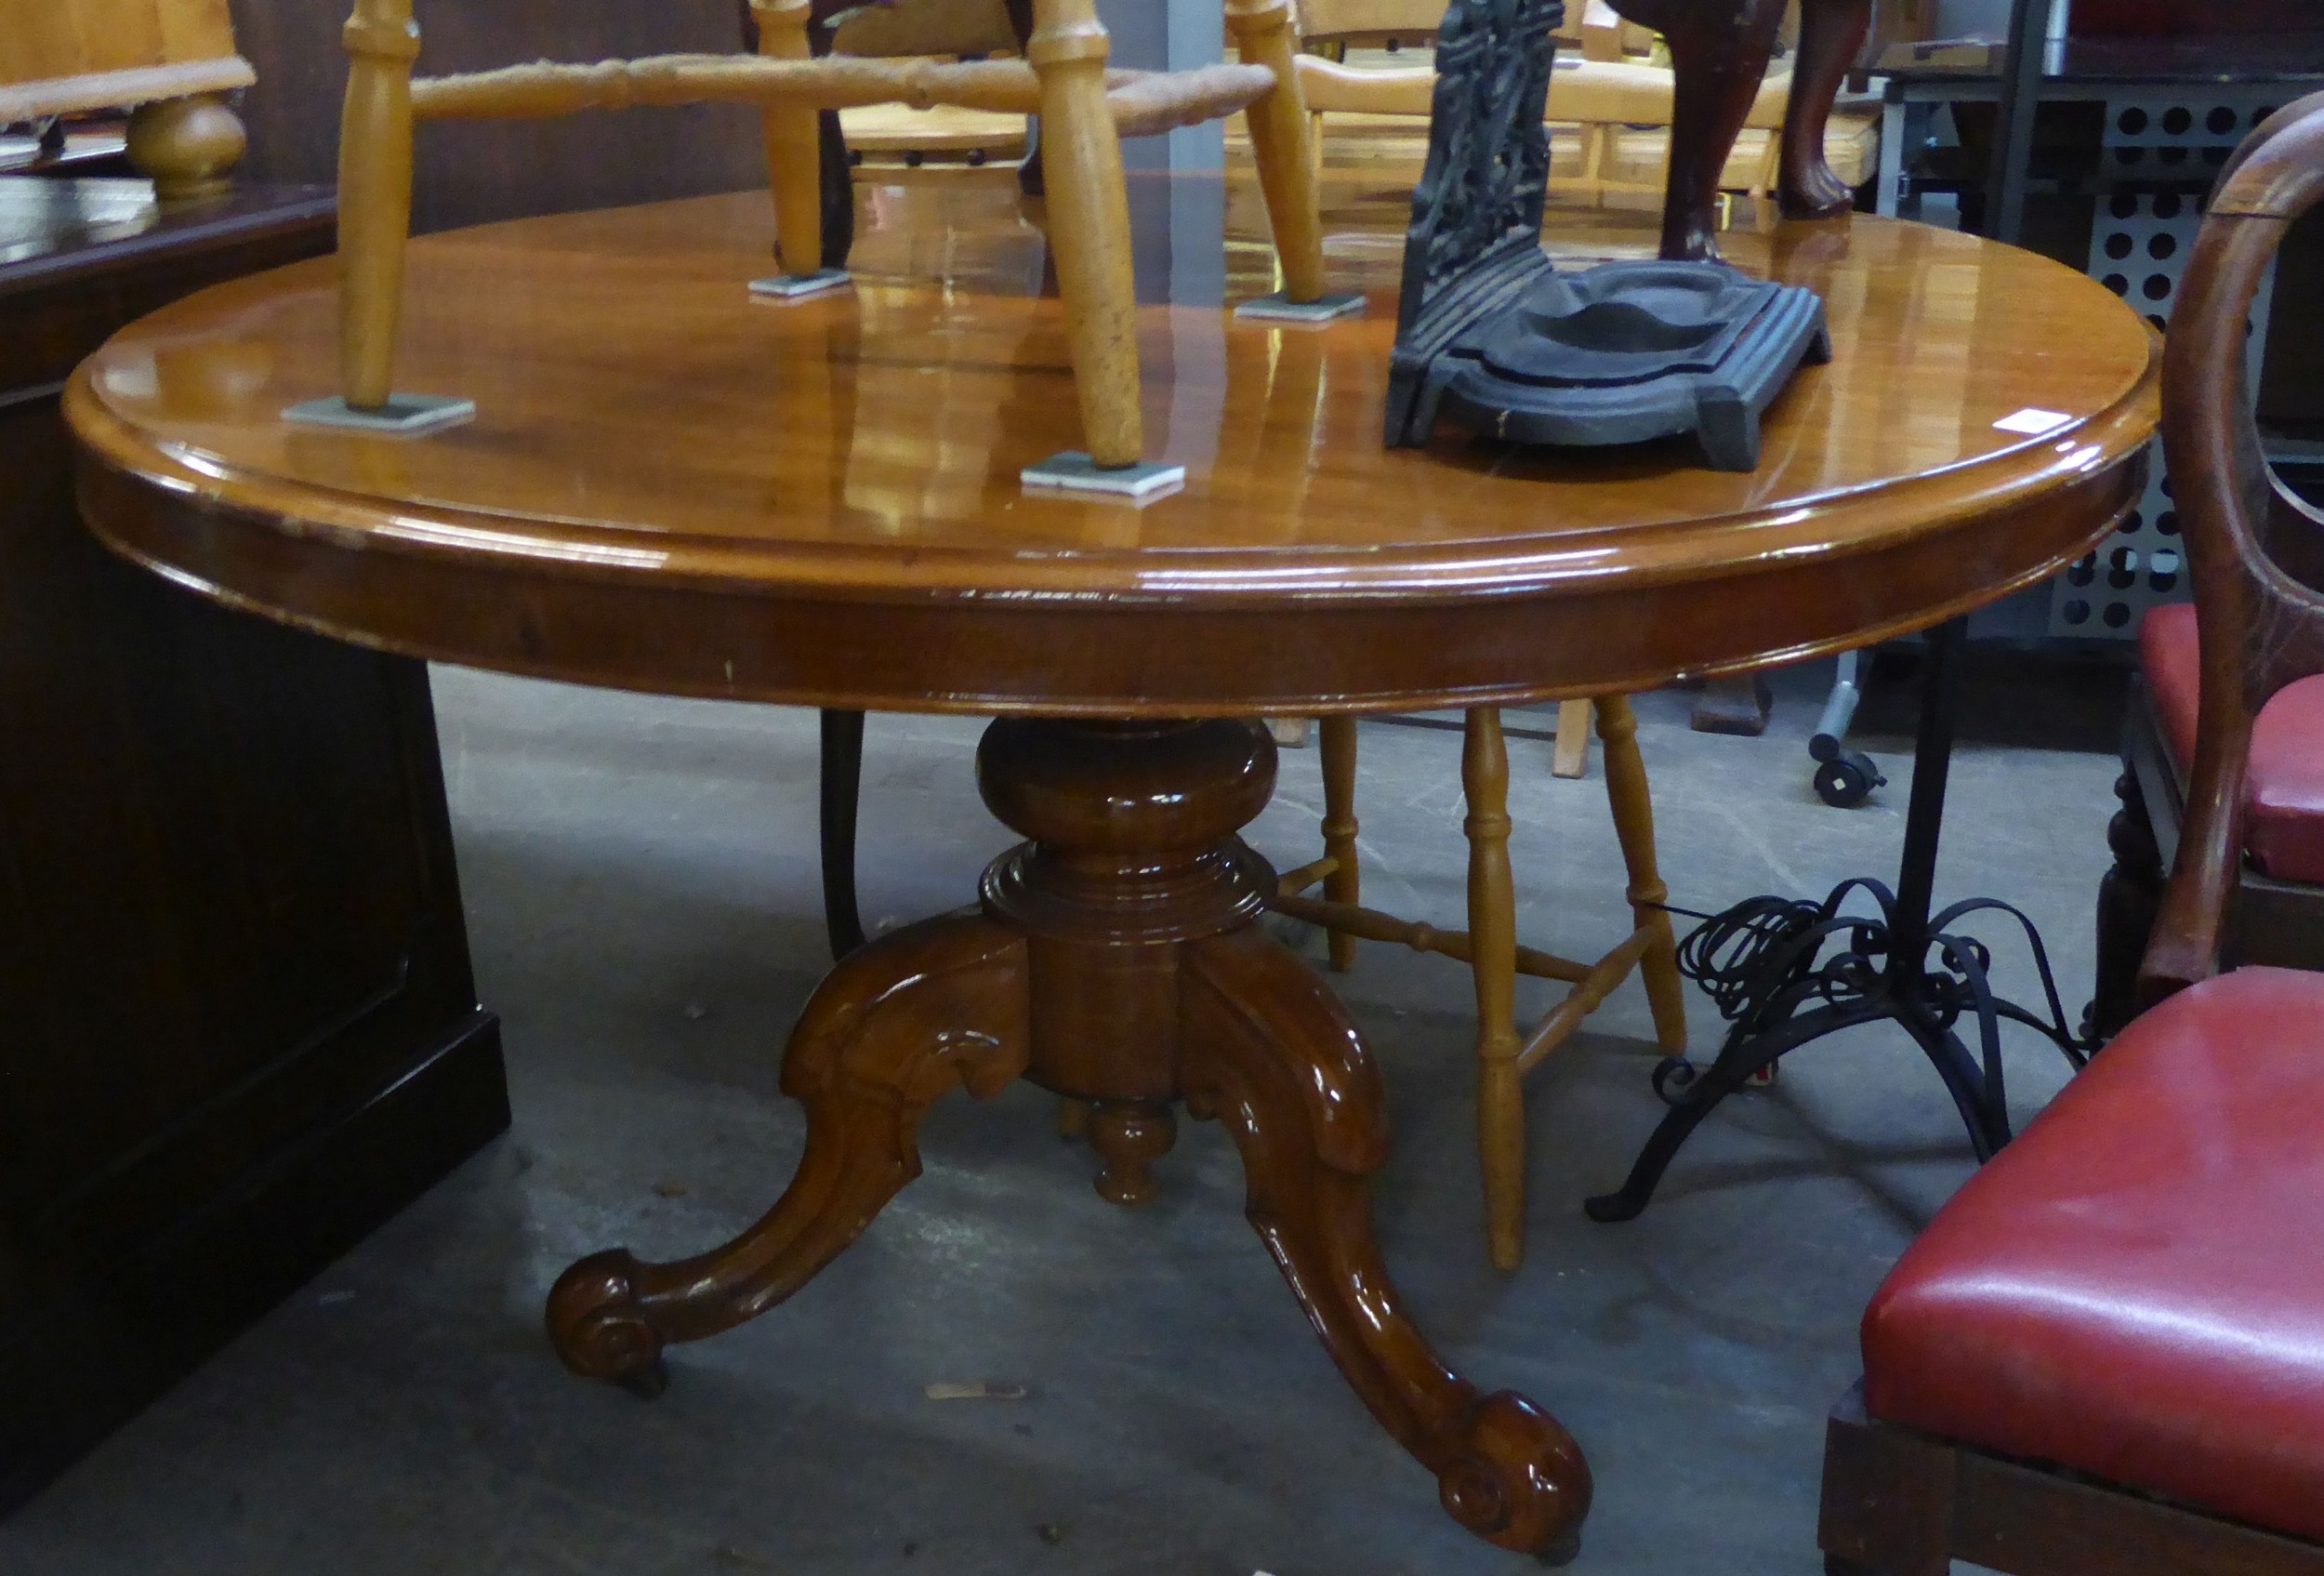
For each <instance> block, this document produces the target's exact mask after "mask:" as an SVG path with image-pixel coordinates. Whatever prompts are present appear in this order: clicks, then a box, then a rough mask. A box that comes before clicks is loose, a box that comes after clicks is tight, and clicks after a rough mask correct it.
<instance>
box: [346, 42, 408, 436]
mask: <svg viewBox="0 0 2324 1576" xmlns="http://www.w3.org/2000/svg"><path fill="white" fill-rule="evenodd" d="M344 36H345V40H346V46H347V57H348V75H347V101H346V105H345V108H344V109H343V111H342V112H341V115H340V121H339V381H340V391H341V393H342V394H343V395H344V396H345V397H346V400H347V403H348V404H349V405H350V407H352V408H354V409H356V410H377V409H379V408H380V407H381V406H383V405H385V404H387V403H388V394H389V392H390V389H391V388H392V387H393V384H394V379H395V327H396V319H397V317H398V315H399V313H400V311H401V310H402V307H403V247H404V244H405V242H406V241H407V240H408V239H409V237H410V234H411V228H412V62H413V61H414V60H417V59H418V58H419V28H418V26H417V24H416V23H415V22H414V21H413V20H412V0H355V10H354V14H353V15H352V16H350V17H349V18H348V20H347V27H346V31H345V34H344Z"/></svg>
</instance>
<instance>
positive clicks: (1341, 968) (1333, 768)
mask: <svg viewBox="0 0 2324 1576" xmlns="http://www.w3.org/2000/svg"><path fill="white" fill-rule="evenodd" d="M1322 733H1323V752H1322V753H1323V765H1324V853H1325V854H1327V855H1329V856H1330V859H1331V873H1330V874H1329V875H1327V876H1326V877H1325V878H1324V896H1325V897H1326V898H1327V899H1328V900H1329V901H1331V902H1333V903H1348V904H1353V903H1358V902H1361V901H1362V900H1363V891H1364V871H1363V867H1362V866H1361V864H1360V863H1359V860H1360V858H1361V855H1360V854H1358V853H1357V852H1356V845H1355V833H1356V822H1355V719H1354V718H1353V717H1326V718H1324V719H1322ZM1355 940H1356V938H1355V937H1354V936H1353V935H1352V934H1349V933H1348V932H1346V931H1332V932H1329V933H1328V936H1327V946H1328V947H1329V948H1330V954H1331V967H1332V969H1333V971H1334V972H1335V973H1346V972H1347V971H1348V970H1350V969H1353V967H1355Z"/></svg>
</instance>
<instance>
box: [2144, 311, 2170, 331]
mask: <svg viewBox="0 0 2324 1576" xmlns="http://www.w3.org/2000/svg"><path fill="white" fill-rule="evenodd" d="M2146 325H2147V326H2148V327H2149V328H2152V329H2153V330H2154V331H2155V332H2156V333H2158V334H2168V333H2170V332H2171V324H2167V323H2165V322H2164V321H2163V320H2162V313H2160V312H2159V311H2150V312H2148V313H2147V314H2146Z"/></svg>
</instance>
